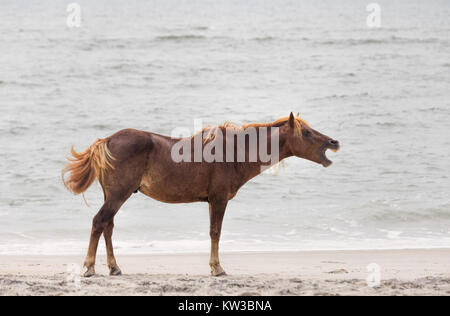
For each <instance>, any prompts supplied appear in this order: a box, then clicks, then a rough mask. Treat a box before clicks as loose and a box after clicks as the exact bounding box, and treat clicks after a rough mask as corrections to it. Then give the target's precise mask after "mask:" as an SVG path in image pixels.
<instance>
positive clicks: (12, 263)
mask: <svg viewBox="0 0 450 316" xmlns="http://www.w3.org/2000/svg"><path fill="white" fill-rule="evenodd" d="M117 259H118V262H119V265H120V267H121V269H122V271H123V272H124V275H122V276H119V277H110V276H109V275H108V270H107V267H106V264H105V258H104V257H99V259H98V263H97V269H96V270H97V275H96V276H95V277H93V278H90V279H85V278H81V277H79V269H80V268H81V264H82V262H83V257H82V256H40V257H37V256H20V257H19V256H2V257H0V295H57V296H59V295H243V296H258V295H450V250H448V249H433V250H425V249H423V250H380V251H373V250H370V251H308V252H280V253H224V254H223V255H222V265H223V266H224V268H225V270H226V271H227V273H228V275H227V276H225V277H219V278H214V277H210V276H209V274H208V273H209V267H208V255H207V254H182V255H139V256H120V255H118V256H117ZM374 264H375V265H374ZM369 265H371V266H370V267H372V268H373V267H379V268H380V274H379V275H380V281H381V282H380V285H379V286H373V287H370V286H368V282H367V279H368V277H369V275H370V274H371V273H372V276H373V273H375V274H376V272H377V271H376V270H371V272H368V266H369ZM371 280H375V279H373V278H372V279H371ZM372 285H373V284H372Z"/></svg>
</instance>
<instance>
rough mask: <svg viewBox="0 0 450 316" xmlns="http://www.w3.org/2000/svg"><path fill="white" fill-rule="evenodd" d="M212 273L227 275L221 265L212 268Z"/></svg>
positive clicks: (216, 275)
mask: <svg viewBox="0 0 450 316" xmlns="http://www.w3.org/2000/svg"><path fill="white" fill-rule="evenodd" d="M211 275H212V276H214V277H221V276H225V275H227V274H226V273H225V271H224V270H223V268H222V267H221V266H218V267H214V268H212V269H211Z"/></svg>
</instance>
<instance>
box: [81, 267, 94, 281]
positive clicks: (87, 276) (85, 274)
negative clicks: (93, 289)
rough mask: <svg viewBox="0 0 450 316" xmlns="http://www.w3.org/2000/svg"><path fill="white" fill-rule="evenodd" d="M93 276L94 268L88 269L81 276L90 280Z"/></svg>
mask: <svg viewBox="0 0 450 316" xmlns="http://www.w3.org/2000/svg"><path fill="white" fill-rule="evenodd" d="M94 275H95V269H94V267H91V268H88V269H87V271H86V272H85V273H84V274H83V276H84V277H85V278H90V277H92V276H94Z"/></svg>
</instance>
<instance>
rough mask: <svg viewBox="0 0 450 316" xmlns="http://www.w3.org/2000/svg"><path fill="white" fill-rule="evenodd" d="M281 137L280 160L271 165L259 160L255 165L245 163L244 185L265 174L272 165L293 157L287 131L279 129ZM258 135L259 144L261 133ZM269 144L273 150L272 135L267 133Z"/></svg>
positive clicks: (279, 137) (279, 144) (279, 142)
mask: <svg viewBox="0 0 450 316" xmlns="http://www.w3.org/2000/svg"><path fill="white" fill-rule="evenodd" d="M278 132H279V135H278V157H277V158H278V159H276V160H274V161H272V160H271V162H272V164H271V163H267V162H266V163H264V162H261V161H260V160H259V159H258V162H253V163H244V164H243V165H244V166H243V169H244V179H243V181H244V183H245V182H247V181H249V180H250V179H252V178H254V177H256V176H257V175H259V174H260V173H261V172H263V171H264V170H265V169H268V168H270V167H271V166H272V165H274V164H277V163H279V162H281V161H282V160H284V159H286V158H288V157H290V156H292V153H291V151H290V149H289V146H288V144H287V133H286V131H284V130H283V129H281V128H279V129H278ZM257 135H258V143H259V135H260V133H259V132H258V133H257ZM267 138H268V139H267V144H268V146H269V148H271V134H269V133H267Z"/></svg>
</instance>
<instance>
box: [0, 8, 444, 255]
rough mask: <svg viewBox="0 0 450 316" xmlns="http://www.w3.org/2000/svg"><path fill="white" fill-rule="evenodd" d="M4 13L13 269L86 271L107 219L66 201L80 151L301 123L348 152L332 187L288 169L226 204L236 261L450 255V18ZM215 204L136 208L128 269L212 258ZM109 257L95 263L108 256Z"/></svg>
mask: <svg viewBox="0 0 450 316" xmlns="http://www.w3.org/2000/svg"><path fill="white" fill-rule="evenodd" d="M74 2H78V3H79V4H80V6H81V10H82V11H81V17H82V20H81V27H80V28H69V27H67V25H66V19H67V15H68V13H67V12H66V9H67V4H68V1H50V0H47V1H35V0H27V1H25V0H21V1H8V0H4V1H1V2H0V110H1V118H0V144H1V150H0V162H1V164H0V255H5V254H82V253H84V252H85V251H86V249H87V243H88V239H89V234H90V228H91V221H92V217H93V216H94V215H95V214H96V212H97V211H98V209H99V207H100V206H101V204H102V199H103V196H102V194H101V189H100V187H99V185H98V184H95V185H93V186H92V187H91V188H90V189H89V191H88V192H87V193H86V198H87V200H88V202H89V204H90V207H87V206H86V205H85V204H84V203H83V201H82V198H81V197H79V196H73V195H72V194H71V193H69V192H68V191H67V190H65V188H64V186H63V184H62V183H61V180H60V171H61V168H62V167H63V166H64V163H65V158H66V157H67V156H68V154H69V148H70V145H72V144H73V145H74V146H75V148H76V149H77V150H82V149H85V148H86V147H87V146H89V145H90V144H91V143H92V142H93V141H94V140H95V139H96V138H98V137H106V136H109V135H110V134H112V133H114V132H116V131H117V130H120V129H122V128H128V127H130V128H136V129H143V130H147V131H152V132H157V133H161V134H167V135H170V134H171V132H172V131H173V129H174V128H176V127H180V126H181V127H187V128H189V129H191V130H192V132H194V126H193V122H194V120H195V119H203V121H204V122H205V124H217V123H222V122H224V121H233V122H235V123H248V122H267V121H272V120H275V119H277V118H279V117H281V116H286V115H288V114H289V112H290V111H294V112H300V114H301V115H302V116H303V117H304V118H305V119H306V120H308V121H309V122H310V124H311V125H312V126H313V127H314V128H316V129H317V130H319V131H321V132H323V133H325V134H328V135H329V136H331V137H333V138H336V139H338V140H339V141H340V142H341V143H342V144H343V148H342V150H341V151H340V152H339V153H337V154H333V153H332V154H329V157H330V158H331V159H333V160H334V165H333V166H332V167H330V168H328V169H324V168H323V167H321V166H319V165H316V164H314V163H311V162H308V161H305V160H300V159H296V158H290V159H288V160H287V161H286V163H285V166H284V167H283V168H280V169H279V170H278V172H275V173H268V174H264V175H261V176H259V177H257V178H255V179H254V180H252V181H251V182H250V183H248V184H247V185H246V186H244V187H243V188H242V189H241V191H240V192H239V194H238V195H237V196H236V197H235V198H234V199H233V200H232V201H231V202H230V203H229V206H228V209H227V213H226V216H225V221H224V228H223V234H222V242H221V245H222V250H224V251H244V250H246V251H266V250H267V251H269V250H303V249H373V248H416V247H449V246H450V195H449V192H450V190H449V189H450V179H449V170H450V159H449V156H450V137H449V128H450V19H449V16H450V2H449V1H445V0H442V1H437V0H436V1H434V0H431V1H430V0H420V1H419V0H397V1H377V2H378V3H379V4H380V7H381V28H377V29H374V28H369V27H367V24H366V18H367V15H368V14H369V12H367V11H366V6H367V4H368V3H369V2H373V1H357V0H355V1H350V0H348V1H332V0H325V1H313V0H309V1H289V0H272V1H257V0H246V1H237V0H231V1H221V0H219V1H208V0H201V1H198V0H193V1H178V0H156V1H144V0H131V1H111V0H108V1H106V0H103V1H99V0H95V1H93V0H89V1H87V0H86V1H81V0H80V1H74ZM208 223H209V220H208V207H207V204H205V203H194V204H179V205H170V204H163V203H160V202H157V201H154V200H152V199H149V198H147V197H145V196H144V195H142V194H135V195H133V197H132V198H131V199H130V200H129V201H127V203H126V204H125V205H124V206H123V207H122V209H121V210H120V212H119V213H118V215H117V216H116V229H115V233H114V243H115V248H116V252H117V254H119V255H120V254H128V253H172V252H208V251H209V235H208V232H209V227H208ZM103 251H104V247H103V242H102V243H101V247H100V249H99V252H100V253H102V254H103Z"/></svg>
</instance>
